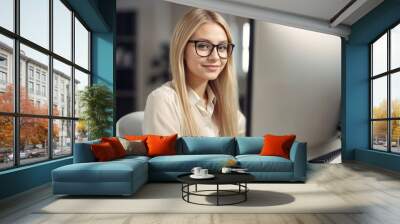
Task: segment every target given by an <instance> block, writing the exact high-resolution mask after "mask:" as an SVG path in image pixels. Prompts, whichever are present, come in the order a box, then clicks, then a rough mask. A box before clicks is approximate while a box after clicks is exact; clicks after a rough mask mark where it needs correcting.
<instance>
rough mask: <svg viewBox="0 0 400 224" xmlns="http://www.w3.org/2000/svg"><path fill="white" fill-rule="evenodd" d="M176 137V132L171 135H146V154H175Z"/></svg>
mask: <svg viewBox="0 0 400 224" xmlns="http://www.w3.org/2000/svg"><path fill="white" fill-rule="evenodd" d="M177 138H178V135H177V134H175V135H171V136H160V135H148V137H147V140H146V143H147V149H148V151H147V154H148V156H152V157H153V156H165V155H176V139H177Z"/></svg>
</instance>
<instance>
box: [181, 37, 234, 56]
mask: <svg viewBox="0 0 400 224" xmlns="http://www.w3.org/2000/svg"><path fill="white" fill-rule="evenodd" d="M188 42H189V43H194V46H195V49H196V53H197V55H199V56H200V57H208V56H210V55H211V54H212V52H213V51H214V48H215V47H216V48H217V52H218V56H219V57H220V58H221V59H227V58H228V57H230V56H231V55H232V52H233V48H234V47H235V45H234V44H231V43H223V44H217V45H215V44H212V43H210V42H208V41H204V40H189V41H188Z"/></svg>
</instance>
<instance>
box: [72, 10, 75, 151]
mask: <svg viewBox="0 0 400 224" xmlns="http://www.w3.org/2000/svg"><path fill="white" fill-rule="evenodd" d="M74 18H75V12H74V11H72V16H71V23H72V29H71V30H72V32H71V35H72V38H71V41H72V43H71V46H72V49H71V56H72V57H71V60H72V64H73V66H72V67H71V69H72V71H71V91H72V95H71V98H72V105H71V113H72V114H71V117H73V118H75V20H74ZM71 123H72V124H71V125H72V132H71V150H72V155H74V151H75V125H76V121H75V120H73V121H72V122H71Z"/></svg>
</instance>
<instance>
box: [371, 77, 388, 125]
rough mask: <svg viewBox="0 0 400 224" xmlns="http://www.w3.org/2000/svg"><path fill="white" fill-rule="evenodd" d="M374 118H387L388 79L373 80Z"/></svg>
mask: <svg viewBox="0 0 400 224" xmlns="http://www.w3.org/2000/svg"><path fill="white" fill-rule="evenodd" d="M372 92H373V93H372V94H373V98H372V105H373V109H372V112H373V114H372V118H386V117H387V77H386V76H384V77H381V78H378V79H374V80H372Z"/></svg>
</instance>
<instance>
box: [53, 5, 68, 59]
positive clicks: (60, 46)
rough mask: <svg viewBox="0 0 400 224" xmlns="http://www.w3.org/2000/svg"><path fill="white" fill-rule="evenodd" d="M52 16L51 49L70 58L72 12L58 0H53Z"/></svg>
mask: <svg viewBox="0 0 400 224" xmlns="http://www.w3.org/2000/svg"><path fill="white" fill-rule="evenodd" d="M53 17H54V20H53V44H54V45H53V51H54V52H55V53H57V54H59V55H61V56H63V57H65V58H67V59H68V60H72V58H71V50H72V49H71V48H72V43H71V38H72V24H71V23H72V22H71V18H72V12H71V11H70V10H69V9H68V8H67V7H66V6H65V5H64V4H63V3H62V2H61V1H60V0H54V1H53Z"/></svg>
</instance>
